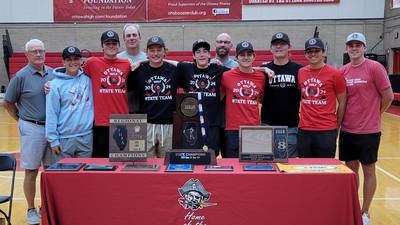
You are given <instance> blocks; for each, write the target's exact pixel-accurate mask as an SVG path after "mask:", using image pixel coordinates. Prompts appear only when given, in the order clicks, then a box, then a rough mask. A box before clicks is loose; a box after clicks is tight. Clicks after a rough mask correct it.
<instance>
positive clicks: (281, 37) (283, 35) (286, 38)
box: [271, 32, 290, 44]
mask: <svg viewBox="0 0 400 225" xmlns="http://www.w3.org/2000/svg"><path fill="white" fill-rule="evenodd" d="M275 41H284V42H286V43H288V44H290V39H289V36H288V35H287V34H286V33H283V32H278V33H276V34H274V35H272V38H271V44H272V42H275Z"/></svg>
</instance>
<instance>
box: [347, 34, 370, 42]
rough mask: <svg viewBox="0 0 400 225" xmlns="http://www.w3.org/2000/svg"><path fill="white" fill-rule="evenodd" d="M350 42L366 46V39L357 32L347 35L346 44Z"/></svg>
mask: <svg viewBox="0 0 400 225" xmlns="http://www.w3.org/2000/svg"><path fill="white" fill-rule="evenodd" d="M350 41H359V42H361V43H363V44H364V45H367V39H365V36H364V34H362V33H358V32H354V33H351V34H349V36H347V38H346V44H347V43H349V42H350Z"/></svg>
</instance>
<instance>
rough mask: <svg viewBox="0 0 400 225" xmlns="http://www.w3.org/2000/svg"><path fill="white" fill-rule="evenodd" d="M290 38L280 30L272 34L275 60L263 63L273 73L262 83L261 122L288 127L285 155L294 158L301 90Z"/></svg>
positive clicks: (297, 66) (297, 67)
mask: <svg viewBox="0 0 400 225" xmlns="http://www.w3.org/2000/svg"><path fill="white" fill-rule="evenodd" d="M289 49H290V40H289V37H288V35H287V34H285V33H282V32H279V33H276V34H274V35H273V36H272V40H271V52H272V55H273V58H274V60H273V61H272V62H270V63H268V64H266V65H263V66H265V67H267V68H269V69H271V70H273V71H274V72H275V76H273V77H271V78H269V79H267V80H266V82H265V89H264V93H265V95H264V100H263V103H262V109H261V122H262V123H264V124H267V125H271V126H288V127H289V130H288V133H289V136H288V155H289V157H291V158H293V157H297V156H298V153H297V151H296V143H297V138H296V135H297V125H298V123H299V105H300V89H299V88H298V81H297V72H298V71H299V69H300V68H301V67H303V66H302V65H300V64H297V63H295V62H292V61H290V60H289Z"/></svg>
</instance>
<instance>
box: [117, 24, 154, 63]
mask: <svg viewBox="0 0 400 225" xmlns="http://www.w3.org/2000/svg"><path fill="white" fill-rule="evenodd" d="M123 38H124V42H125V48H126V50H125V51H123V52H120V53H119V54H118V55H117V57H118V58H123V59H130V60H131V61H132V62H137V61H141V60H146V59H147V56H146V53H144V52H143V51H140V40H141V35H140V28H139V25H138V24H126V25H125V26H124V29H123Z"/></svg>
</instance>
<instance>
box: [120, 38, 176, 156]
mask: <svg viewBox="0 0 400 225" xmlns="http://www.w3.org/2000/svg"><path fill="white" fill-rule="evenodd" d="M146 53H147V57H148V59H149V60H148V62H144V63H142V64H141V65H140V66H139V67H138V68H137V69H136V70H135V71H133V72H131V74H130V75H129V77H128V83H127V84H128V91H135V92H136V94H137V96H138V98H139V100H138V101H139V110H138V113H146V114H147V121H148V124H147V150H148V152H147V153H148V156H149V157H164V156H165V151H166V150H170V149H171V148H172V123H173V120H172V113H173V111H174V110H175V94H176V84H175V82H176V79H175V76H174V75H173V74H174V71H175V68H176V67H175V66H174V65H172V64H170V63H168V62H165V61H164V58H165V55H166V48H165V43H164V41H163V39H162V38H161V37H159V36H153V37H151V38H149V40H148V41H147V52H146Z"/></svg>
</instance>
